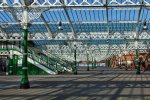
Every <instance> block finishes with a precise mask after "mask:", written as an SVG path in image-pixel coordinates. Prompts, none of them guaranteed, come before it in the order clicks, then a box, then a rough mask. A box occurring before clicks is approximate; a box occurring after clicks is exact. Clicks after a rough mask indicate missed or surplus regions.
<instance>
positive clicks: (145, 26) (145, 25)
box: [143, 21, 148, 30]
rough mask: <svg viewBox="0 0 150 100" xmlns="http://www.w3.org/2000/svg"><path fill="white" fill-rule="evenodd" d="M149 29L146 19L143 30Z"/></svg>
mask: <svg viewBox="0 0 150 100" xmlns="http://www.w3.org/2000/svg"><path fill="white" fill-rule="evenodd" d="M147 29H148V27H147V24H146V21H144V24H143V30H147Z"/></svg>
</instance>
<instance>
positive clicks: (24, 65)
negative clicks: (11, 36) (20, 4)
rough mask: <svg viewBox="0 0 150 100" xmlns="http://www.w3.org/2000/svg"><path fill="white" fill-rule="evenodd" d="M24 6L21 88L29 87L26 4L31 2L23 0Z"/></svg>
mask: <svg viewBox="0 0 150 100" xmlns="http://www.w3.org/2000/svg"><path fill="white" fill-rule="evenodd" d="M24 3H25V8H24V11H23V24H22V27H23V59H22V79H21V83H20V88H21V89H28V88H30V83H29V80H28V72H27V70H28V66H27V57H28V55H27V43H28V25H29V23H28V21H29V20H28V8H27V7H28V6H29V5H30V4H31V3H32V2H31V0H24Z"/></svg>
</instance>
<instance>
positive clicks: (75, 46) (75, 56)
mask: <svg viewBox="0 0 150 100" xmlns="http://www.w3.org/2000/svg"><path fill="white" fill-rule="evenodd" d="M73 47H74V66H75V67H74V68H73V72H74V74H75V75H76V74H77V59H76V58H77V54H76V53H77V51H76V50H77V42H74V43H73Z"/></svg>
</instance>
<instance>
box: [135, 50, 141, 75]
mask: <svg viewBox="0 0 150 100" xmlns="http://www.w3.org/2000/svg"><path fill="white" fill-rule="evenodd" d="M138 58H139V54H138V49H136V58H135V65H136V74H140V66H139V64H138V62H139V59H138Z"/></svg>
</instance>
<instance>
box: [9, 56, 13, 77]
mask: <svg viewBox="0 0 150 100" xmlns="http://www.w3.org/2000/svg"><path fill="white" fill-rule="evenodd" d="M8 75H13V58H12V57H10V58H9V71H8Z"/></svg>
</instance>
